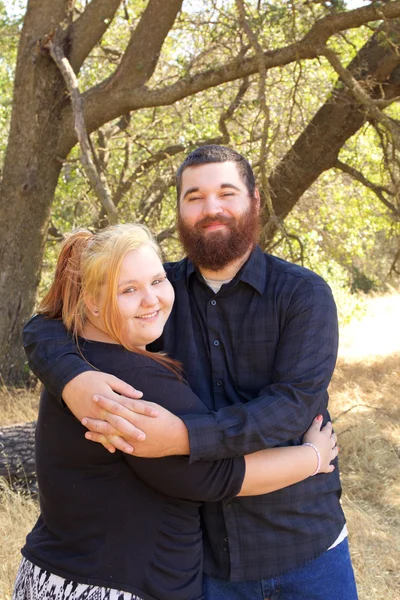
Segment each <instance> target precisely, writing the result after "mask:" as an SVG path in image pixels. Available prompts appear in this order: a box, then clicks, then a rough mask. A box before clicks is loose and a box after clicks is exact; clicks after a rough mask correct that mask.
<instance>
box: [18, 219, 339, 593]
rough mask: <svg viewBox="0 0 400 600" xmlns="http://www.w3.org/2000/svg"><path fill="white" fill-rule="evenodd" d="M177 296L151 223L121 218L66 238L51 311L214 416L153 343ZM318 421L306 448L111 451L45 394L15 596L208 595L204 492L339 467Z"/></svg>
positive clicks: (84, 343) (149, 392) (244, 489)
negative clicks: (163, 453) (32, 511)
mask: <svg viewBox="0 0 400 600" xmlns="http://www.w3.org/2000/svg"><path fill="white" fill-rule="evenodd" d="M173 300H174V293H173V289H172V286H171V284H170V283H169V281H168V280H167V278H166V276H165V272H164V269H163V266H162V263H161V260H160V257H159V251H158V247H157V245H156V244H155V242H154V240H153V239H152V237H151V234H150V233H149V231H148V230H147V229H146V228H145V227H142V226H140V225H117V226H114V227H109V228H108V229H106V230H103V231H101V232H99V233H97V234H95V235H92V234H90V232H87V231H78V232H76V233H74V234H72V235H71V236H70V238H69V239H68V240H67V241H66V242H65V244H64V246H63V248H62V251H61V254H60V257H59V259H58V263H57V269H56V273H55V279H54V282H53V284H52V286H51V288H50V290H49V292H48V294H47V296H46V297H45V298H44V300H43V302H42V303H41V306H40V311H41V312H42V313H45V314H47V315H48V316H49V317H50V318H62V320H63V322H64V324H65V325H66V327H67V328H68V329H69V331H70V332H71V334H72V335H73V336H74V337H75V339H76V341H77V344H78V345H79V348H80V351H81V352H82V355H83V356H84V358H85V359H86V360H87V361H88V362H89V363H90V364H92V365H93V366H94V367H96V368H98V369H100V370H101V371H107V372H109V373H112V374H113V375H116V376H117V377H120V378H121V379H124V380H125V381H127V382H128V383H131V382H133V381H134V382H135V386H136V387H138V388H139V389H140V390H142V391H143V393H144V397H145V398H146V399H147V400H150V401H154V402H157V403H161V402H162V403H163V404H164V405H165V406H166V408H168V409H169V410H170V411H172V412H174V413H175V414H178V415H180V414H184V413H192V414H193V413H207V409H206V407H205V406H204V405H203V404H202V403H201V401H200V400H199V399H198V398H197V397H196V396H195V395H194V394H193V392H192V391H191V390H190V388H189V386H188V385H187V384H186V383H185V381H184V380H183V378H182V375H181V371H180V367H179V364H178V363H176V362H175V361H174V360H172V359H171V358H169V357H167V356H165V355H162V354H151V353H149V352H147V351H146V345H147V344H149V343H150V342H152V341H154V340H155V339H157V338H158V337H160V335H161V333H162V331H163V328H164V325H165V323H166V320H167V319H168V316H169V314H170V312H171V309H172V305H173ZM320 425H321V421H320V420H319V419H316V420H315V421H314V423H313V424H312V426H311V427H310V429H309V431H308V432H307V434H306V436H305V440H306V444H305V445H303V446H299V447H290V448H279V449H278V448H275V449H270V450H263V451H261V452H257V453H255V454H252V455H249V456H246V457H244V458H243V457H239V458H234V459H226V460H220V461H214V462H198V463H196V464H194V465H189V464H188V460H187V458H185V457H179V456H175V457H166V458H162V459H140V458H136V457H133V456H130V455H125V454H123V453H121V452H116V453H115V454H110V453H109V452H107V451H106V450H105V449H104V448H103V447H102V446H100V445H99V444H92V443H91V442H89V441H87V440H86V439H85V437H84V432H85V428H84V427H83V426H82V425H81V423H79V422H78V421H77V420H76V419H75V417H74V416H73V415H72V413H71V412H70V411H69V410H68V408H67V407H66V406H65V405H63V404H62V403H61V402H58V401H57V399H56V398H54V397H52V396H51V395H50V393H49V392H48V391H47V390H44V392H43V394H42V397H41V404H40V409H39V417H38V425H37V433H36V435H37V440H36V465H37V474H38V481H39V489H40V504H41V515H40V517H39V519H38V522H37V523H36V525H35V527H34V529H33V531H32V532H31V533H30V534H29V535H28V537H27V541H26V545H25V547H24V548H23V550H22V554H23V557H24V558H23V559H22V563H21V566H20V570H19V573H18V576H17V581H16V585H15V590H14V596H13V598H14V600H22V599H25V598H29V599H30V600H41V599H42V598H46V599H48V598H49V599H53V598H54V599H57V600H64V599H65V600H66V599H73V600H84V599H85V600H90V599H93V600H94V599H96V600H102V599H106V598H107V599H109V600H115V599H118V600H122V599H123V600H200V599H201V598H202V591H201V589H202V541H201V528H200V511H199V509H200V505H201V501H204V500H206V501H218V500H222V499H224V500H228V499H230V498H232V497H234V496H236V495H257V494H264V493H268V492H271V491H273V490H276V489H279V488H281V487H285V486H287V485H290V484H293V483H295V482H297V481H300V480H301V479H304V478H306V477H308V476H310V475H313V474H316V473H317V472H319V471H323V472H330V471H332V470H333V468H334V467H333V466H331V465H330V461H331V460H333V458H334V457H335V456H336V455H337V448H336V436H335V434H332V429H331V425H330V424H329V425H327V426H326V427H325V428H323V429H322V430H321V431H320Z"/></svg>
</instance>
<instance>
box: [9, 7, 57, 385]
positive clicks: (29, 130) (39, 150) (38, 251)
mask: <svg viewBox="0 0 400 600" xmlns="http://www.w3.org/2000/svg"><path fill="white" fill-rule="evenodd" d="M33 4H34V3H33V2H32V3H30V4H29V6H28V9H27V13H26V17H25V21H24V26H23V30H22V33H21V39H20V47H19V51H18V62H17V67H16V78H15V91H14V100H13V109H12V118H11V126H10V134H9V141H8V147H7V154H6V157H5V163H4V170H3V178H2V182H1V188H0V374H1V375H2V377H3V380H4V381H6V382H7V383H9V384H15V383H20V382H21V379H22V377H23V365H24V356H23V351H22V344H21V332H22V326H23V324H24V322H25V321H26V320H27V319H28V318H29V317H30V315H31V313H32V311H33V308H34V302H35V293H36V288H37V285H38V282H39V277H40V268H41V263H42V257H43V250H44V244H45V240H46V231H47V223H48V219H49V214H50V208H51V204H52V199H53V197H54V191H55V188H56V185H57V180H58V176H59V173H60V169H61V162H60V161H59V160H57V156H56V147H57V143H58V137H59V127H60V126H59V123H60V118H61V113H62V109H63V104H64V103H65V87H64V82H63V79H62V77H61V74H60V73H59V71H58V68H57V66H56V65H55V64H54V63H53V61H52V60H51V58H50V57H49V56H47V55H45V54H41V52H40V50H39V41H40V39H41V38H42V37H43V36H44V35H45V34H46V33H47V32H48V31H51V30H52V28H54V24H55V23H60V22H62V20H63V19H65V18H66V16H67V12H66V7H65V5H66V2H65V0H62V1H61V0H52V2H51V3H49V5H48V19H46V11H45V8H43V7H42V11H38V10H36V11H35V9H34V8H32V5H33ZM43 4H45V2H43V3H42V5H43ZM61 35H62V34H61Z"/></svg>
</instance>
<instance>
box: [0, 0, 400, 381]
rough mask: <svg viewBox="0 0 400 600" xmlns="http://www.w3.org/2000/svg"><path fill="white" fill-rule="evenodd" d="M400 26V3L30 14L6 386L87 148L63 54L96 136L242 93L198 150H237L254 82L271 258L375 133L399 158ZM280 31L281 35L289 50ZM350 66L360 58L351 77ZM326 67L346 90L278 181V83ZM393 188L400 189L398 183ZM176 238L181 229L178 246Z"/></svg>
mask: <svg viewBox="0 0 400 600" xmlns="http://www.w3.org/2000/svg"><path fill="white" fill-rule="evenodd" d="M198 4H199V3H197V5H198ZM129 11H131V13H132V14H133V18H131V20H130V21H129V19H128V22H129V29H125V30H124V31H125V34H124V35H122V36H121V38H122V39H121V40H118V47H116V45H115V44H114V45H111V46H108V45H107V36H108V35H111V32H112V26H113V24H115V22H116V21H118V20H119V21H120V22H121V20H123V19H124V18H125V19H126V18H127V15H128V12H129ZM399 17H400V1H394V2H386V1H381V2H379V1H375V2H371V4H369V5H367V6H365V7H362V8H358V9H355V10H350V11H349V10H347V9H346V6H345V3H344V2H334V3H333V2H332V3H329V2H323V3H320V2H311V1H310V2H299V3H296V2H290V3H287V2H283V1H278V0H276V1H275V2H267V1H262V0H258V1H257V2H256V1H255V0H247V4H245V3H244V2H243V0H236V2H232V1H231V0H225V2H221V3H216V2H214V0H204V1H203V2H202V7H200V10H199V7H197V9H196V10H195V8H194V6H193V4H192V3H191V2H190V1H189V0H187V1H185V2H183V0H169V1H168V2H165V0H147V1H144V0H143V1H140V2H128V1H122V0H91V1H87V2H81V3H80V2H77V1H76V0H41V2H37V1H34V0H29V1H28V3H27V9H26V14H25V17H24V22H23V26H22V29H21V33H20V41H19V48H18V58H17V64H16V70H15V82H14V93H13V102H12V116H11V124H10V129H9V137H8V145H7V151H6V155H5V159H4V167H3V173H2V180H1V188H0V263H1V271H0V372H1V373H2V376H3V378H4V380H5V381H7V382H9V383H13V382H16V381H19V380H21V377H22V366H23V357H22V353H21V348H20V335H21V329H22V325H23V323H24V322H25V321H26V319H27V318H28V317H29V315H30V314H31V312H32V309H33V306H34V301H35V293H36V289H37V286H38V282H39V277H40V269H41V264H42V257H43V250H44V245H45V240H46V237H47V231H48V225H49V218H50V214H51V206H52V202H53V198H54V194H55V191H56V188H57V183H58V180H59V175H60V172H61V169H62V165H63V162H64V161H65V160H66V159H67V157H68V155H69V154H70V152H71V150H72V149H73V148H74V146H75V144H76V142H77V138H76V131H75V129H74V115H73V111H72V107H71V101H70V96H69V95H68V93H67V90H66V83H65V80H64V78H63V76H62V74H61V72H60V70H59V68H58V66H57V64H56V62H55V61H54V60H53V58H52V56H51V52H50V51H49V50H51V48H53V49H54V48H56V49H58V51H59V53H60V54H61V55H64V56H65V57H66V58H67V60H68V61H69V64H70V65H71V67H72V69H73V71H74V72H75V74H77V75H78V76H79V81H83V82H87V83H88V82H89V83H88V86H87V89H86V90H85V91H84V92H83V94H82V102H83V107H84V108H83V115H84V120H85V123H86V128H87V130H88V132H89V133H91V132H94V131H96V130H99V128H102V127H103V126H104V125H105V124H107V123H110V122H113V121H115V122H114V124H113V127H117V129H119V131H123V130H124V127H125V126H126V125H125V124H126V122H127V121H129V118H130V117H129V115H135V114H139V111H143V110H146V109H152V110H154V111H155V110H157V109H158V108H159V107H170V106H173V105H174V106H177V105H178V104H179V103H180V102H182V101H183V100H184V99H190V98H201V95H202V94H207V93H209V92H207V90H210V91H211V90H218V89H221V88H220V87H219V86H225V87H224V88H223V89H228V88H229V86H230V85H232V84H230V82H238V84H237V86H236V89H235V90H234V91H233V89H232V88H229V93H228V94H227V99H226V103H225V105H224V103H223V98H222V99H221V98H220V103H221V111H220V115H219V119H217V121H218V124H219V135H217V136H214V138H212V137H211V138H210V137H207V136H204V138H201V137H199V138H198V139H197V140H191V141H192V142H193V141H196V142H201V141H204V139H205V140H206V141H210V140H211V141H217V142H222V143H228V142H229V141H230V134H229V131H228V128H227V125H226V124H227V120H229V119H230V118H231V117H232V115H233V114H234V112H235V110H236V109H237V107H238V105H240V103H241V101H242V99H243V96H244V95H245V94H246V90H247V87H248V86H249V78H250V79H251V81H252V85H253V89H254V85H255V83H254V82H256V84H257V90H258V91H257V94H256V96H255V97H253V100H252V101H253V103H255V104H256V105H257V107H258V111H259V115H260V118H259V121H260V123H261V125H259V126H258V128H257V132H256V134H255V135H253V141H255V142H257V144H258V148H259V160H258V163H257V161H256V164H257V166H258V171H259V176H260V181H261V185H262V191H263V199H264V205H263V213H262V224H263V237H262V243H263V245H264V246H266V245H267V244H268V243H269V241H270V240H271V238H272V236H273V234H274V233H276V231H277V229H278V230H283V231H284V229H283V225H282V223H283V220H284V219H285V217H287V215H288V214H289V213H290V211H291V210H292V209H293V207H294V206H295V205H296V203H297V202H298V201H299V199H300V198H301V196H302V195H303V194H304V192H306V190H307V189H308V188H309V187H310V186H311V185H312V183H313V182H315V181H316V179H317V178H318V177H319V176H320V175H321V173H323V172H324V171H326V170H328V169H332V168H342V167H341V165H340V163H338V155H339V152H340V151H341V149H342V148H343V146H344V145H345V143H346V141H347V140H349V138H350V137H351V136H352V135H353V134H354V133H355V132H357V131H358V130H359V129H360V128H361V127H362V126H363V125H364V123H365V122H367V121H368V122H371V123H373V124H374V125H375V126H376V127H377V129H378V130H379V131H380V132H381V135H386V136H387V139H389V140H390V143H391V145H392V146H391V147H393V148H395V151H397V149H398V148H399V143H398V138H399V136H398V124H397V122H396V120H395V119H394V118H393V117H392V116H390V115H389V114H388V113H387V111H384V110H383V109H386V108H387V107H388V106H389V105H390V104H391V103H392V102H393V101H394V100H396V99H397V97H398V96H399V95H400V66H399V63H400V56H399V53H398V51H397V47H398V43H399V39H400V32H399V21H398V19H399ZM191 21H195V25H196V28H195V27H193V23H191ZM274 23H275V25H277V24H278V25H279V27H280V28H279V31H278V33H277V34H276V35H275V37H274V36H273V35H272V34H271V31H272V30H271V24H274ZM189 25H191V27H189ZM364 26H368V28H369V29H368V30H366V29H365V28H364V29H363V32H364V34H363V35H364V36H365V37H368V36H367V34H366V31H369V33H370V35H369V39H368V40H367V41H366V43H365V44H364V45H363V46H362V47H361V48H354V45H353V51H352V54H351V53H350V55H349V50H348V47H349V46H351V44H348V43H347V41H346V35H349V33H350V32H351V31H352V30H354V29H358V28H363V27H364ZM185 27H186V30H185ZM127 31H129V32H130V35H129V36H128V35H127ZM197 31H201V32H205V31H206V32H207V36H208V38H207V39H208V40H209V42H210V45H209V47H202V48H197V47H194V46H193V39H195V38H196V32H197ZM229 33H230V34H231V35H230V36H229V35H227V34H229ZM189 34H190V35H189ZM204 35H205V34H204ZM124 36H126V41H125V40H124ZM114 42H115V40H114ZM180 44H181V46H180ZM271 44H272V45H271ZM345 47H346V48H347V50H343V49H344V48H345ZM99 48H100V50H101V52H102V56H103V57H104V56H105V55H106V56H109V57H112V59H113V60H112V61H110V62H109V63H107V65H106V66H103V67H99V69H98V73H99V74H101V75H102V77H101V78H100V79H96V75H97V71H93V64H98V63H96V62H95V59H94V55H95V52H96V50H97V49H99ZM193 48H194V50H193ZM346 52H347V54H346ZM341 56H343V57H344V59H347V57H348V56H353V59H352V60H351V61H350V63H349V65H348V67H347V68H345V67H344V66H343V62H342V59H341ZM316 60H319V61H321V63H323V64H324V65H328V63H329V65H330V68H331V69H333V71H332V72H335V73H337V74H338V76H339V78H338V80H337V82H336V83H333V84H332V86H331V92H330V94H329V95H328V98H327V99H325V101H322V103H321V105H320V108H319V109H318V110H316V112H315V114H314V116H313V118H312V119H311V120H309V121H308V122H307V123H305V124H304V127H303V129H302V130H299V131H298V132H297V134H298V135H297V139H296V140H295V141H294V143H293V144H292V145H291V146H290V147H286V148H285V151H284V152H283V153H282V155H281V156H280V158H279V160H278V161H277V162H276V164H275V165H274V168H273V170H272V171H271V172H269V170H268V169H267V164H266V158H267V154H268V149H269V148H270V146H271V144H272V143H273V141H274V140H273V139H272V133H271V114H270V110H269V106H268V103H267V95H266V82H267V79H268V76H269V74H270V73H273V72H276V71H277V70H281V71H282V70H283V69H284V68H289V67H290V66H291V65H300V69H302V68H305V67H306V66H307V65H308V64H309V63H313V64H315V62H313V61H316ZM329 65H328V66H329ZM324 68H325V67H324ZM325 72H326V71H325ZM90 82H91V83H90ZM324 85H326V82H325V84H324ZM246 86H247V87H246ZM104 131H105V129H104V127H103V130H101V129H100V130H99V141H100V152H99V157H98V158H99V160H98V163H99V164H98V167H99V168H101V164H100V163H101V158H102V156H103V158H104V156H105V154H106V151H107V144H106V143H105V142H106V140H105V138H104ZM108 131H109V130H108ZM383 131H385V134H383V133H382V132H383ZM145 133H146V132H145V131H144V132H143V134H144V135H145ZM102 136H103V151H101V143H102V140H101V137H102ZM283 146H284V144H283ZM188 147H190V143H188V142H187V141H184V142H182V143H179V140H171V143H170V145H169V146H168V147H166V148H162V149H160V152H159V154H158V155H157V153H155V154H154V155H152V156H151V157H148V158H147V159H146V158H145V157H144V158H143V160H142V162H141V164H140V165H138V167H137V168H139V169H142V170H143V169H146V168H147V167H146V160H147V164H148V165H150V166H154V165H156V164H158V163H160V162H162V161H163V160H164V159H165V157H170V156H171V155H173V154H174V153H175V154H177V153H178V152H182V151H185V150H186V149H187V148H188ZM393 181H394V184H396V181H397V180H396V173H395V170H393ZM120 184H121V185H120V189H119V195H120V197H122V196H123V194H124V184H126V185H127V186H128V187H127V188H126V186H125V193H126V189H129V179H124V178H121V179H120ZM121 186H122V188H121ZM117 187H118V186H117ZM160 190H161V192H160ZM164 191H165V186H164ZM389 191H390V194H391V195H392V196H391V198H392V199H391V200H390V204H391V207H392V208H391V209H390V210H392V212H393V213H394V214H395V215H396V216H397V214H398V205H397V204H396V202H397V201H396V200H395V198H396V195H395V191H393V186H392V188H391V189H390V190H389ZM153 192H154V204H155V205H156V204H157V202H156V200H157V199H158V202H159V201H160V198H162V197H163V193H164V192H163V184H162V183H161V182H160V181H158V184H157V185H155V186H154V189H153ZM385 198H386V200H387V199H388V197H387V196H386V197H385ZM393 198H394V200H393ZM114 199H115V196H114ZM102 218H103V219H104V215H103V217H102ZM171 232H172V228H169V229H168V228H167V229H166V233H165V235H169V234H171Z"/></svg>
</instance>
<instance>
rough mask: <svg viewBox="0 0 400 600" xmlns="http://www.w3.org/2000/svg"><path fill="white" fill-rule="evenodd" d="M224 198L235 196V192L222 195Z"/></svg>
mask: <svg viewBox="0 0 400 600" xmlns="http://www.w3.org/2000/svg"><path fill="white" fill-rule="evenodd" d="M221 195H222V197H223V198H226V197H229V196H233V195H234V193H233V192H224V193H223V194H221Z"/></svg>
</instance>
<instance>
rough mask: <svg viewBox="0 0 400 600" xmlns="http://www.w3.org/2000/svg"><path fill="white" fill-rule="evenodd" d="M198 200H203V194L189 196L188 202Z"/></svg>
mask: <svg viewBox="0 0 400 600" xmlns="http://www.w3.org/2000/svg"><path fill="white" fill-rule="evenodd" d="M196 200H201V196H190V197H189V198H188V202H196Z"/></svg>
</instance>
